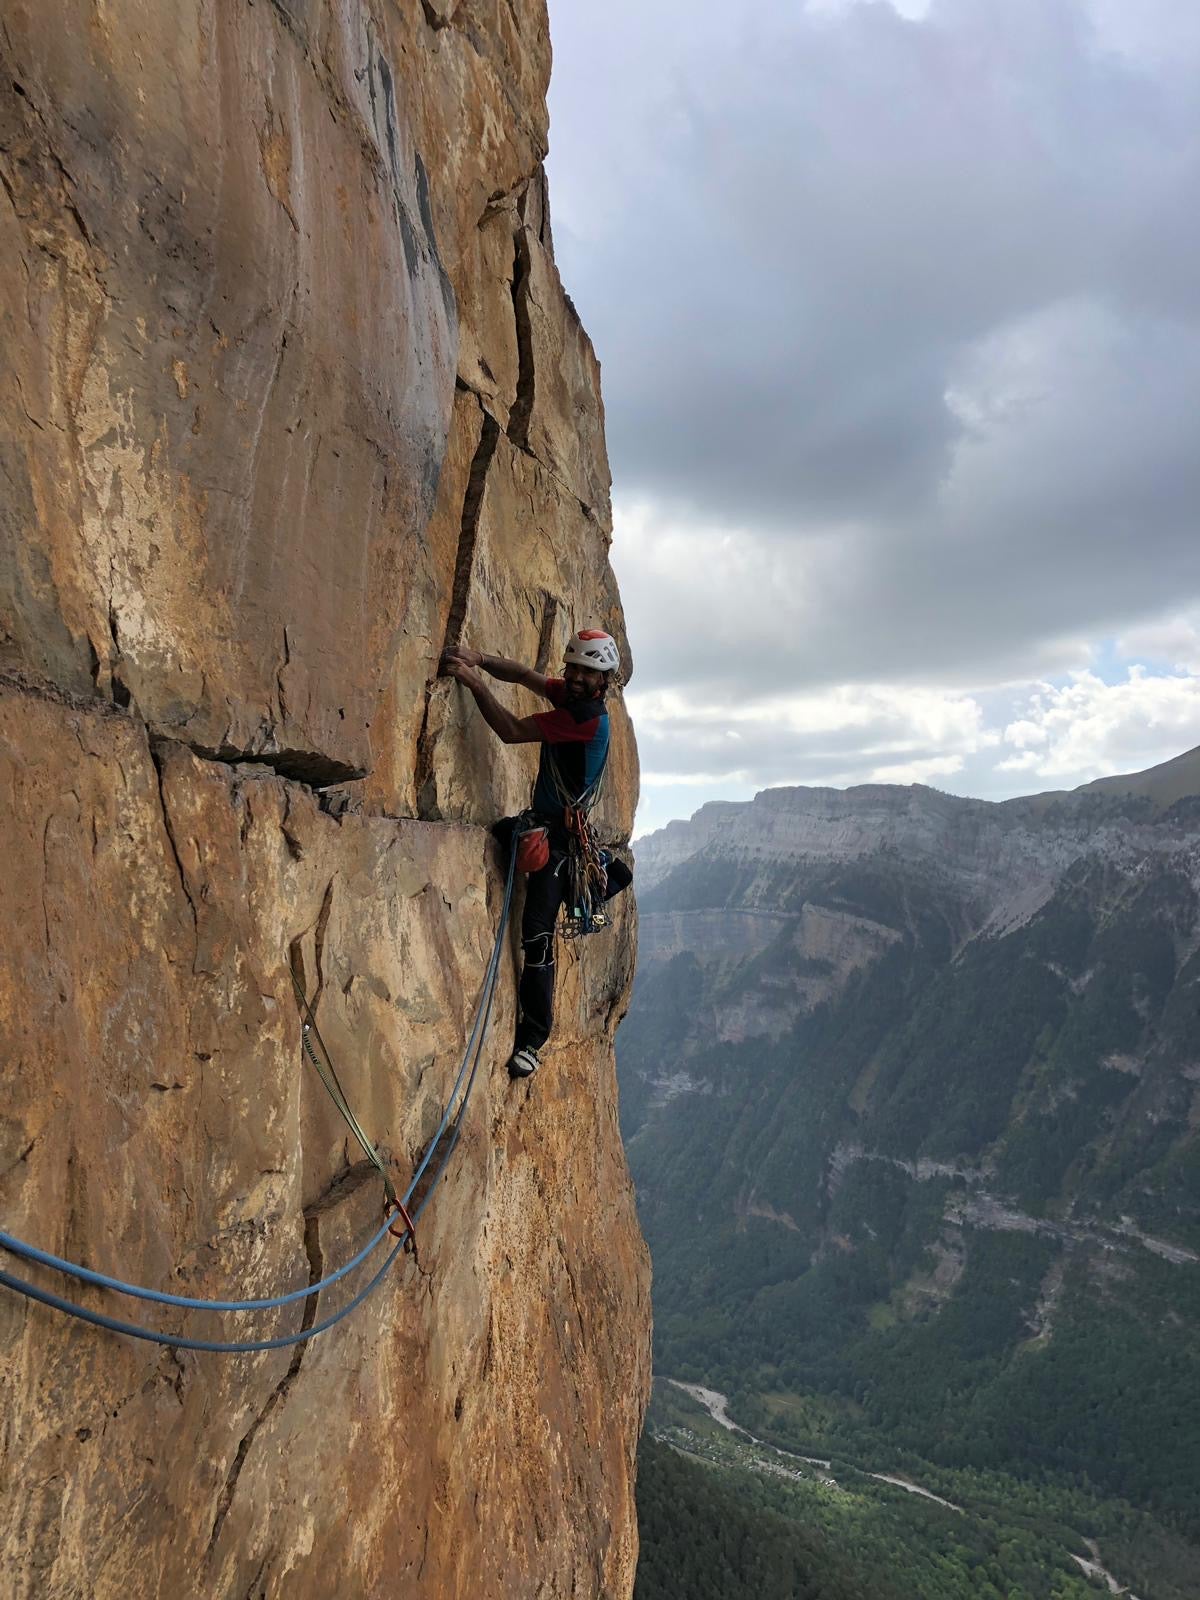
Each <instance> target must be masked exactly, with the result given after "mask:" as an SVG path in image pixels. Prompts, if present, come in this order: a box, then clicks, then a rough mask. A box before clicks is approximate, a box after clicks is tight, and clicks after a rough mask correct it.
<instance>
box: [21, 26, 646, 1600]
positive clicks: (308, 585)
mask: <svg viewBox="0 0 1200 1600" xmlns="http://www.w3.org/2000/svg"><path fill="white" fill-rule="evenodd" d="M0 68H2V70H0V839H2V845H0V851H2V859H3V861H4V871H3V872H2V873H0V918H2V925H3V930H4V931H3V941H2V947H0V1075H2V1078H0V1081H2V1083H3V1099H2V1101H0V1224H2V1225H3V1226H4V1227H5V1228H6V1229H8V1230H9V1231H10V1232H12V1233H14V1234H17V1235H20V1236H22V1237H24V1238H27V1239H31V1240H33V1241H35V1242H36V1243H38V1244H40V1245H42V1246H44V1247H45V1248H48V1249H50V1250H52V1251H56V1252H58V1253H59V1254H62V1255H65V1256H67V1257H70V1258H73V1259H75V1260H78V1261H83V1262H86V1263H87V1264H88V1265H90V1266H93V1267H96V1268H99V1269H102V1270H106V1271H113V1272H116V1273H118V1274H119V1275H121V1276H124V1277H127V1278H129V1279H132V1280H133V1281H135V1282H141V1283H147V1284H151V1285H153V1286H156V1287H158V1288H162V1289H169V1290H172V1291H174V1292H179V1293H186V1294H195V1295H205V1296H222V1295H226V1294H234V1295H251V1296H262V1295H269V1294H273V1293H276V1292H279V1291H280V1290H282V1289H291V1288H295V1287H297V1286H299V1285H303V1284H305V1283H308V1282H315V1281H317V1280H318V1279H319V1278H320V1277H321V1276H322V1275H324V1274H326V1273H328V1272H329V1271H330V1270H331V1269H332V1268H333V1267H335V1266H337V1265H339V1264H340V1263H341V1262H342V1261H344V1260H346V1259H348V1258H349V1256H350V1255H351V1254H352V1253H353V1251H354V1249H355V1247H356V1246H357V1245H358V1244H359V1243H361V1242H362V1241H363V1240H364V1239H365V1238H367V1237H369V1235H370V1233H371V1232H372V1231H373V1229H374V1228H375V1227H376V1226H377V1224H378V1219H379V1214H380V1210H379V1208H380V1198H381V1196H380V1186H379V1183H378V1180H377V1179H376V1178H375V1176H374V1174H373V1171H372V1169H371V1168H370V1167H369V1166H367V1165H366V1164H365V1163H363V1162H362V1161H361V1158H360V1153H359V1152H358V1150H357V1148H355V1147H354V1146H352V1145H351V1144H350V1143H349V1142H348V1141H347V1139H346V1137H345V1129H344V1126H343V1124H342V1123H341V1122H340V1121H339V1120H338V1118H337V1115H336V1112H335V1111H334V1109H333V1107H332V1106H331V1104H330V1103H329V1102H328V1100H327V1099H326V1098H325V1096H324V1094H323V1091H322V1090H321V1088H320V1086H319V1084H318V1083H317V1081H316V1079H315V1077H314V1076H313V1075H312V1073H311V1072H310V1071H309V1069H308V1068H307V1066H306V1065H305V1064H304V1063H303V1060H302V1057H301V1053H300V1024H299V1017H298V1015H297V1009H296V1003H295V999H294V996H293V992H292V984H291V978H290V973H289V968H290V969H291V970H294V971H296V972H297V973H298V974H299V975H300V976H301V977H302V979H303V981H304V983H305V985H306V987H307V989H308V991H309V993H310V995H315V996H316V1000H315V1003H316V1006H317V1015H318V1017H319V1020H320V1024H321V1028H322V1031H323V1033H324V1035H325V1036H326V1038H327V1040H328V1043H329V1045H330V1048H331V1050H332V1052H333V1054H334V1057H335V1059H336V1061H337V1064H338V1067H339V1070H340V1073H341V1076H342V1079H343V1081H344V1082H345V1085H346V1089H347V1091H348V1093H349V1096H350V1098H351V1100H352V1101H353V1103H354V1104H355V1106H356V1108H357V1110H358V1112H359V1115H360V1117H361V1118H362V1120H363V1122H364V1123H365V1125H366V1127H367V1128H368V1130H369V1131H370V1133H371V1134H372V1135H373V1136H374V1137H375V1138H376V1139H377V1140H378V1141H379V1142H380V1144H381V1145H382V1146H383V1148H384V1149H385V1150H386V1152H387V1153H388V1155H389V1157H390V1159H391V1160H392V1161H393V1162H394V1164H395V1170H396V1173H397V1177H398V1178H399V1179H401V1180H406V1179H407V1176H408V1174H409V1173H410V1172H411V1170H412V1166H413V1163H414V1161H415V1159H416V1158H417V1157H418V1156H419V1154H420V1152H421V1151H422V1149H423V1148H424V1145H425V1143H426V1141H427V1140H428V1139H429V1137H430V1135H431V1134H432V1132H433V1131H434V1129H435V1128H436V1126H437V1123H438V1119H439V1117H440V1115H441V1112H442V1109H443V1105H444V1103H445V1097H446V1094H447V1092H448V1090H449V1087H450V1084H451V1081H452V1078H453V1074H454V1070H455V1068H456V1065H457V1062H458V1058H459V1055H460V1052H461V1049H462V1043H463V1039H464V1036H465V1033H466V1030H467V1027H468V1026H469V1020H470V1016H471V1013H472V1009H473V1005H474V1001H475V997H476V994H477V992H478V989H479V985H480V981H481V979H482V975H483V971H484V966H485V962H486V959H487V955H488V952H489V950H490V948H491V942H492V937H493V932H494V928H495V924H496V918H497V916H498V913H499V902H500V877H499V863H498V861H497V859H496V855H495V851H494V848H493V847H492V846H491V845H490V843H489V841H488V839H487V835H486V832H485V830H484V829H483V827H482V826H481V824H482V823H484V822H486V821H487V820H490V818H491V817H493V816H494V815H496V814H497V813H498V812H500V811H504V810H511V809H515V808H516V807H518V806H519V805H520V804H522V803H523V800H524V797H525V795H526V794H527V791H528V784H529V780H530V777H531V759H532V757H531V752H530V751H528V750H522V749H513V750H508V751H505V750H502V749H501V747H500V746H499V745H498V743H497V742H496V741H495V740H494V739H492V738H491V737H490V736H488V735H487V733H486V730H484V729H483V728H482V727H481V725H480V722H479V719H478V717H477V716H476V715H475V714H474V712H473V708H470V707H469V706H466V705H464V703H463V697H462V692H461V691H460V690H459V689H458V688H457V687H456V686H454V685H452V684H450V683H447V682H445V681H441V682H439V681H436V680H435V678H434V672H435V666H436V659H437V656H438V653H439V651H440V649H441V648H442V646H443V644H444V643H446V642H455V641H458V640H460V639H461V640H464V641H466V642H471V643H475V644H478V645H481V646H483V647H484V648H491V649H498V650H503V651H504V652H505V653H509V654H512V655H514V656H518V657H522V658H524V659H527V660H530V661H534V660H536V661H538V662H540V663H541V664H543V665H545V664H546V663H548V662H553V661H554V659H555V657H556V655H557V653H558V651H559V650H560V649H561V646H562V644H563V641H564V639H565V636H566V634H567V633H568V631H569V629H570V627H571V626H573V625H577V623H578V622H580V621H586V622H589V623H600V624H602V625H604V626H607V627H608V628H610V629H611V630H612V631H613V632H614V633H616V634H617V636H618V638H621V639H623V637H624V635H623V628H622V619H621V613H620V605H619V599H618V596H617V592H616V587H615V584H614V581H613V577H612V572H611V569H610V566H609V563H608V554H607V550H608V542H609V535H610V509H609V479H608V469H607V464H606V459H605V452H604V439H603V412H602V407H601V402H600V394H599V374H598V367H597V363H596V360H595V357H594V354H593V352H592V349H591V346H590V344H589V342H588V340H587V337H586V335H585V334H584V332H583V330H582V329H581V327H580V325H579V322H578V320H577V318H576V316H575V313H574V310H573V308H572V306H571V304H570V301H569V300H568V299H567V298H566V296H565V294H564V293H563V290H562V287H561V285H560V282H559V279H558V275H557V271H556V269H555V265H554V259H553V252H552V242H551V234H550V226H549V217H548V208H547V197H546V186H545V180H544V174H543V168H542V162H543V159H544V156H545V153H546V147H547V119H546V108H545V91H546V85H547V81H548V75H549V68H550V47H549V35H548V29H547V21H546V16H545V11H544V6H543V4H542V3H541V0H156V3H155V4H154V5H145V4H141V3H138V0H105V3H104V4H96V5H94V6H90V7H85V8H81V7H78V6H74V5H70V4H67V3H65V0H39V3H38V4H36V5H34V4H32V3H25V0H6V4H5V5H4V7H3V10H2V11H0ZM514 693H515V692H514ZM614 734H615V746H616V751H617V754H616V757H615V760H614V764H613V771H612V773H611V781H610V784H609V788H608V798H607V800H606V802H605V809H604V812H603V814H602V816H601V818H600V822H601V828H602V832H604V833H605V835H606V836H607V837H608V838H610V839H612V840H614V841H617V842H620V841H622V840H624V839H625V838H626V837H627V835H628V828H629V824H630V819H631V815H632V808H633V804H634V801H635V798H636V766H635V760H634V752H633V746H632V738H631V734H630V731H629V727H628V724H627V721H626V719H625V718H624V716H623V714H622V713H621V712H620V710H619V708H618V709H617V711H616V715H615V724H614ZM632 935H633V910H632V907H631V906H630V907H628V908H623V909H622V912H621V915H620V918H619V926H618V927H617V929H616V930H615V932H614V934H613V935H612V936H611V937H608V938H607V940H606V941H604V942H602V941H601V940H600V939H595V940H592V941H590V942H589V944H588V946H587V947H586V948H585V949H583V950H582V951H581V953H580V957H579V960H578V962H577V963H571V964H569V965H567V966H566V967H565V968H564V971H563V974H562V979H561V1005H560V1025H559V1029H558V1033H557V1035H556V1040H555V1043H554V1046H553V1048H552V1050H551V1052H550V1055H549V1058H548V1061H547V1063H546V1065H545V1067H544V1069H543V1072H542V1073H541V1074H540V1075H539V1077H538V1078H537V1079H535V1080H534V1082H533V1084H532V1086H530V1087H519V1088H514V1087H511V1086H510V1084H509V1080H508V1078H507V1075H506V1073H505V1072H504V1068H503V1060H504V1055H505V1053H506V1052H505V1046H506V1044H507V1042H508V1037H509V1034H510V1030H511V1027H512V1023H513V1007H514V997H513V983H512V974H513V956H514V955H515V948H510V951H509V952H506V958H505V961H504V964H503V968H502V972H503V979H502V983H501V987H500V992H499V998H498V1005H497V1016H496V1019H495V1027H494V1033H493V1035H492V1041H491V1043H490V1044H489V1047H488V1050H487V1052H486V1055H485V1060H484V1073H483V1077H482V1081H481V1083H480V1086H479V1088H478V1089H477V1091H476V1094H475V1097H474V1099H473V1101H472V1103H471V1106H470V1108H469V1115H468V1118H467V1120H466V1124H465V1127H464V1131H463V1136H462V1139H461V1142H460V1143H459V1145H458V1148H457V1150H456V1152H455V1155H454V1159H453V1161H452V1163H451V1165H450V1167H449V1169H448V1174H447V1178H446V1180H445V1181H444V1183H443V1184H442V1186H441V1187H440V1189H439V1190H438V1191H437V1193H436V1195H435V1196H434V1199H433V1202H432V1204H431V1206H430V1208H429V1210H428V1211H427V1213H426V1214H425V1217H424V1218H423V1219H422V1224H421V1229H420V1232H421V1255H420V1261H419V1263H418V1262H415V1261H414V1260H413V1259H412V1257H411V1256H405V1257H403V1258H402V1261H401V1263H400V1264H399V1265H398V1266H397V1267H396V1268H395V1270H394V1272H393V1274H392V1276H391V1278H390V1279H389V1280H388V1281H386V1282H385V1283H384V1285H383V1287H382V1289H381V1290H380V1291H379V1292H378V1293H377V1294H376V1295H375V1296H374V1297H373V1298H372V1299H371V1300H369V1301H368V1302H367V1303H366V1304H365V1305H363V1306H362V1307H361V1308H360V1309H359V1310H358V1311H357V1312H356V1313H355V1314H354V1316H353V1317H352V1318H351V1319H349V1320H348V1321H347V1322H345V1323H343V1324H341V1325H340V1326H339V1327H338V1328H336V1329H334V1330H332V1331H331V1332H330V1333H328V1334H325V1335H322V1336H321V1337H320V1338H317V1339H315V1340H313V1341H312V1342H311V1343H309V1344H306V1345H299V1346H296V1347H295V1348H294V1349H285V1350H282V1351H277V1352H268V1353H263V1354H257V1355H252V1356H237V1357H222V1356H215V1355H208V1354H199V1353H186V1352H185V1353H180V1354H173V1353H171V1352H168V1351H165V1350H162V1349H160V1348H157V1347H155V1346H152V1345H146V1344H134V1343H133V1342H131V1341H128V1340H125V1339H123V1338H120V1337H117V1336H113V1335H110V1334H107V1333H103V1332H98V1331H95V1330H92V1329H89V1328H86V1327H84V1326H82V1325H80V1324H78V1323H72V1322H68V1321H67V1320H65V1319H63V1318H61V1317H58V1316H57V1315H55V1314H54V1313H52V1312H51V1311H49V1310H45V1309H43V1308H41V1307H38V1306H32V1305H30V1304H29V1303H28V1302H26V1301H25V1300H22V1299H19V1298H17V1297H15V1296H13V1295H12V1294H10V1293H9V1292H8V1291H6V1290H0V1396H2V1405H3V1416H4V1424H3V1429H2V1431H0V1504H2V1507H3V1521H2V1526H3V1532H2V1533H0V1593H3V1595H4V1596H5V1597H6V1600H8V1597H10V1596H11V1597H18V1596H22V1597H23V1596H30V1597H32V1596H38V1597H43V1596H77V1595H78V1596H83V1595H87V1596H96V1597H102V1596H109V1595H117V1594H121V1595H135V1596H141V1595H145V1596H150V1595H170V1596H191V1595H196V1596H226V1595H229V1596H237V1597H239V1600H240V1597H247V1600H249V1597H258V1596H276V1595H285V1594H286V1595H287V1596H288V1597H289V1600H291V1597H301V1600H303V1597H306V1596H314V1597H315V1596H321V1597H325V1596H328V1595H331V1594H340V1595H346V1596H360V1595H361V1596H375V1595H381V1596H382V1595H389V1596H391V1595H404V1596H405V1597H410V1596H411V1597H413V1600H419V1597H430V1600H432V1597H435V1596H437V1597H443V1596H453V1595H460V1594H461V1595H467V1594H470V1595H472V1596H496V1597H504V1600H507V1597H510V1596H511V1597H525V1596H535V1595H537V1596H552V1595H554V1596H557V1595H562V1596H566V1595H578V1596H592V1595H594V1596H606V1597H608V1596H626V1595H628V1594H629V1592H630V1590H631V1588H632V1573H633V1565H634V1559H635V1551H636V1533H635V1524H634V1514H633V1503H632V1501H633V1497H632V1473H633V1454H634V1446H635V1441H636V1435H637V1431H638V1427H639V1423H640V1417H641V1412H642V1408H643V1405H644V1400H645V1394H646V1389H647V1384H648V1375H649V1355H648V1325H649V1302H648V1296H647V1275H648V1263H647V1258H646V1254H645V1250H644V1246H643V1244H642V1241H641V1238H640V1234H639V1233H638V1229H637V1224H636V1221H635V1219H634V1214H633V1207H632V1198H631V1191H630V1186H629V1181H628V1176H627V1172H626V1168H625V1164H624V1158H623V1155H622V1152H621V1147H620V1141H619V1137H618V1133H617V1126H616V1112H615V1099H616V1090H615V1080H614V1073H613V1061H612V1036H613V1031H614V1028H615V1025H616V1021H617V1020H618V1018H619V1017H620V1016H621V1014H622V1013H623V1010H624V1007H625V1004H626V997H627V992H628V986H629V979H630V973H631V967H632V943H633V938H632ZM7 1264H11V1263H7ZM27 1275H29V1276H32V1277H36V1278H37V1281H38V1282H40V1283H44V1284H45V1285H46V1286H47V1287H51V1286H53V1287H55V1288H57V1289H60V1290H61V1289H64V1288H65V1289H66V1292H67V1293H68V1294H70V1295H72V1296H73V1297H74V1298H76V1299H78V1300H80V1301H81V1302H82V1303H85V1304H88V1305H91V1306H95V1307H101V1306H103V1307H105V1308H106V1309H109V1310H112V1311H114V1312H115V1313H116V1314H118V1315H123V1316H128V1315H133V1316H134V1319H135V1320H142V1321H153V1322H155V1324H156V1325H157V1326H160V1327H163V1328H168V1329H170V1330H172V1331H175V1332H187V1333H190V1334H197V1335H200V1336H207V1335H211V1334H213V1333H215V1334H216V1335H217V1336H218V1337H220V1336H235V1337H236V1336H240V1335H241V1334H242V1333H243V1332H244V1331H246V1332H249V1334H250V1336H252V1337H253V1336H259V1335H262V1336H269V1335H271V1334H274V1333H276V1332H280V1331H283V1332H290V1331H293V1330H294V1329H296V1328H298V1327H299V1326H300V1323H301V1308H300V1307H290V1308H288V1309H287V1310H285V1311H281V1312H275V1313H262V1314H256V1315H255V1316H254V1317H252V1318H249V1319H239V1321H238V1322H237V1324H236V1325H235V1326H232V1327H231V1326H230V1319H225V1321H224V1322H223V1323H222V1322H220V1321H219V1319H214V1318H210V1317H207V1316H203V1315H201V1314H199V1313H191V1312H188V1313H180V1312H166V1313H164V1312H162V1311H160V1310H159V1309H158V1308H154V1307H148V1308H147V1307H135V1308H134V1309H133V1312H132V1313H131V1311H130V1306H129V1304H128V1303H123V1304H120V1305H114V1304H113V1303H112V1301H111V1299H107V1298H106V1297H105V1296H104V1295H103V1294H102V1293H101V1292H99V1291H95V1290H91V1289H88V1288H86V1287H83V1286H79V1285H74V1284H73V1285H69V1286H65V1285H64V1284H63V1283H62V1282H61V1280H60V1281H58V1282H54V1280H53V1279H52V1278H51V1276H50V1275H48V1274H45V1275H43V1274H41V1273H40V1272H39V1271H37V1270H36V1269H29V1272H28V1274H27ZM342 1291H343V1286H342V1285H338V1286H337V1287H336V1288H334V1289H332V1290H328V1291H323V1292H322V1294H321V1295H320V1297H319V1301H320V1304H319V1307H318V1308H317V1311H316V1313H314V1311H313V1309H312V1306H311V1302H310V1303H309V1309H308V1311H307V1312H305V1313H304V1315H306V1316H307V1317H309V1318H310V1319H311V1318H312V1317H313V1315H314V1314H319V1315H321V1316H324V1315H325V1314H327V1313H328V1312H329V1311H331V1310H333V1309H334V1308H335V1307H336V1306H337V1305H338V1304H340V1303H343V1301H344V1299H345V1295H344V1294H343V1292H342ZM139 1311H141V1312H144V1315H142V1316H140V1317H139V1316H138V1315H137V1312H139ZM247 1324H248V1327H247Z"/></svg>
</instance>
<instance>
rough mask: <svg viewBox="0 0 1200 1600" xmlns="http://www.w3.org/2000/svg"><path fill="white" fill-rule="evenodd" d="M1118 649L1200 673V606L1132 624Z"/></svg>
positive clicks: (1151, 661)
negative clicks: (1174, 614)
mask: <svg viewBox="0 0 1200 1600" xmlns="http://www.w3.org/2000/svg"><path fill="white" fill-rule="evenodd" d="M1198 536H1200V535H1198ZM1117 650H1118V653H1119V654H1120V655H1121V656H1122V657H1123V658H1124V659H1125V660H1127V661H1139V662H1142V663H1144V664H1145V665H1147V666H1150V665H1155V664H1159V665H1166V666H1169V667H1171V668H1172V669H1173V670H1174V671H1176V672H1197V673H1200V609H1197V610H1195V611H1191V612H1187V613H1184V614H1183V615H1181V616H1172V617H1164V618H1162V619H1160V620H1159V621H1157V622H1148V623H1143V624H1142V625H1141V626H1140V627H1136V628H1130V629H1129V631H1128V632H1127V633H1123V634H1122V635H1121V637H1120V638H1119V639H1118V640H1117Z"/></svg>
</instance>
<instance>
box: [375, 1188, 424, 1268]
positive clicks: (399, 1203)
mask: <svg viewBox="0 0 1200 1600" xmlns="http://www.w3.org/2000/svg"><path fill="white" fill-rule="evenodd" d="M383 1210H384V1214H385V1215H386V1214H387V1213H388V1212H389V1211H396V1212H399V1216H398V1217H393V1218H392V1220H391V1222H389V1223H388V1232H389V1233H390V1234H391V1236H392V1238H393V1239H403V1240H404V1248H405V1249H406V1250H407V1249H408V1247H409V1246H410V1245H411V1246H412V1253H413V1260H414V1261H416V1262H417V1263H418V1264H419V1263H420V1260H421V1257H420V1253H419V1252H418V1250H417V1225H416V1223H415V1222H414V1221H413V1219H412V1218H411V1217H410V1216H409V1214H408V1207H407V1206H406V1205H405V1204H404V1201H403V1200H385V1201H384V1205H383ZM397 1222H403V1223H404V1229H403V1231H402V1232H401V1233H397V1232H396V1223H397Z"/></svg>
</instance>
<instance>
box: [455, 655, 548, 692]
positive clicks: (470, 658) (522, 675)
mask: <svg viewBox="0 0 1200 1600" xmlns="http://www.w3.org/2000/svg"><path fill="white" fill-rule="evenodd" d="M452 661H459V662H462V664H463V665H464V666H468V667H482V669H483V670H484V672H486V673H487V675H488V676H489V677H490V678H499V680H500V682H501V683H519V684H521V685H522V686H523V687H524V688H526V689H532V690H533V692H534V694H540V695H542V696H543V697H544V698H546V699H549V695H548V694H547V692H546V685H547V684H548V683H549V681H550V680H549V679H548V678H547V677H546V675H545V674H544V673H542V672H535V671H534V669H533V668H532V667H523V666H522V665H521V663H520V662H519V661H510V660H509V659H508V657H507V656H490V655H488V654H487V652H486V651H484V650H469V649H467V647H466V646H465V645H461V644H456V645H450V646H448V647H447V648H446V649H445V650H443V651H442V661H441V667H440V669H439V670H440V671H441V672H443V673H446V672H449V668H450V663H451V662H452ZM451 676H453V674H451Z"/></svg>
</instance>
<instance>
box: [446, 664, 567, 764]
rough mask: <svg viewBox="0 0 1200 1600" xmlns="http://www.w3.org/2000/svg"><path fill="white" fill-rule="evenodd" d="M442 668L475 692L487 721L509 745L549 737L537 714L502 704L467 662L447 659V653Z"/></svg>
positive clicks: (447, 674)
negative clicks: (516, 713) (522, 712)
mask: <svg viewBox="0 0 1200 1600" xmlns="http://www.w3.org/2000/svg"><path fill="white" fill-rule="evenodd" d="M442 671H443V672H444V673H445V675H446V676H447V677H448V678H455V679H457V681H458V682H459V683H461V684H462V686H463V688H464V689H469V690H470V691H471V693H472V694H473V695H474V696H475V704H476V705H477V706H478V707H479V710H480V712H481V713H482V715H483V720H484V721H485V722H486V723H487V725H488V727H489V728H490V729H491V730H492V732H493V733H495V734H498V735H499V736H500V738H501V739H503V740H504V742H505V744H532V743H535V742H537V743H540V742H541V741H542V740H543V739H544V738H545V737H546V736H545V734H544V733H543V732H542V730H541V728H539V727H538V723H537V718H536V717H516V716H514V715H513V713H512V712H511V711H510V710H509V709H508V707H507V706H502V705H501V704H500V702H499V700H497V699H496V696H495V695H494V694H493V693H492V691H491V690H490V689H489V688H488V686H487V684H486V683H484V681H483V679H482V678H481V677H480V676H479V674H478V672H477V671H476V670H475V668H474V667H472V666H468V665H467V663H466V662H465V661H461V660H459V659H457V658H456V657H455V658H451V659H447V658H446V657H445V656H443V657H442Z"/></svg>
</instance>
